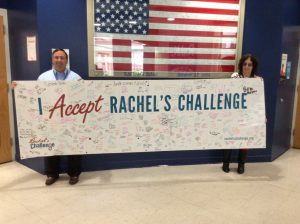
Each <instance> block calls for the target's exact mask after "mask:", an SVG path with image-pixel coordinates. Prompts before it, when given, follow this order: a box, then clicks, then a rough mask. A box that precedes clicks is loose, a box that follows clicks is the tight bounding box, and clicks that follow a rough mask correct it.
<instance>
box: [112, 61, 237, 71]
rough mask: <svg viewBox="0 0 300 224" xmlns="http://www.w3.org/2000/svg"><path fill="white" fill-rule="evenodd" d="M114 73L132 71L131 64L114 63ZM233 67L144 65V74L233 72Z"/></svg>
mask: <svg viewBox="0 0 300 224" xmlns="http://www.w3.org/2000/svg"><path fill="white" fill-rule="evenodd" d="M112 67H113V70H114V71H127V72H128V71H129V72H130V71H132V65H131V64H122V63H113V66H112ZM233 70H234V66H233V65H222V66H220V65H185V64H182V65H168V64H165V65H157V64H144V67H143V71H144V72H152V71H161V72H193V73H194V72H232V71H233Z"/></svg>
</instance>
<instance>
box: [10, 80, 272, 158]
mask: <svg viewBox="0 0 300 224" xmlns="http://www.w3.org/2000/svg"><path fill="white" fill-rule="evenodd" d="M15 99H16V108H17V123H18V133H19V144H20V153H21V158H31V157H39V156H51V155H70V154H98V153H127V152H149V151H175V150H201V149H239V148H265V147H266V124H265V102H264V86H263V80H262V79H260V78H256V79H249V80H247V83H245V82H244V80H242V79H210V80H206V79H194V80H180V81H178V80H168V81H161V80H115V81H113V80H101V81H99V80H98V81H83V80H80V81H68V82H65V81H54V82H52V81H20V82H18V86H17V88H16V89H15Z"/></svg>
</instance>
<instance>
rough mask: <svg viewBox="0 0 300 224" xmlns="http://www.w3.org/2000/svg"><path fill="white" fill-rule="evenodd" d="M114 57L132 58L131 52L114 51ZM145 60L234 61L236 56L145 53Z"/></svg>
mask: <svg viewBox="0 0 300 224" xmlns="http://www.w3.org/2000/svg"><path fill="white" fill-rule="evenodd" d="M113 57H125V58H126V57H127V58H130V57H132V52H131V51H125V52H124V51H114V52H113ZM143 58H166V59H224V58H226V60H234V59H235V55H234V54H231V55H230V54H228V55H226V54H182V53H181V54H176V53H154V52H144V53H143Z"/></svg>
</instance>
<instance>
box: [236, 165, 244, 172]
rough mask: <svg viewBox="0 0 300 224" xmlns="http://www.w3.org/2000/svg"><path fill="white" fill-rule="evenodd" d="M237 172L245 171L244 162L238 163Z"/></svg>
mask: <svg viewBox="0 0 300 224" xmlns="http://www.w3.org/2000/svg"><path fill="white" fill-rule="evenodd" d="M237 172H238V174H243V173H244V172H245V164H244V163H239V165H238V168H237Z"/></svg>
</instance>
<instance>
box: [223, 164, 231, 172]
mask: <svg viewBox="0 0 300 224" xmlns="http://www.w3.org/2000/svg"><path fill="white" fill-rule="evenodd" d="M222 170H223V171H224V172H225V173H229V171H230V169H229V163H223V166H222Z"/></svg>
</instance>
